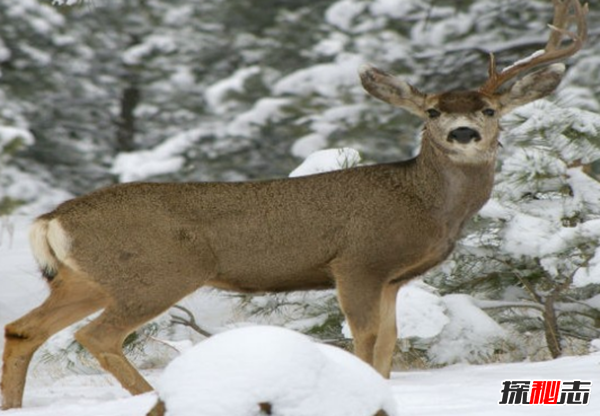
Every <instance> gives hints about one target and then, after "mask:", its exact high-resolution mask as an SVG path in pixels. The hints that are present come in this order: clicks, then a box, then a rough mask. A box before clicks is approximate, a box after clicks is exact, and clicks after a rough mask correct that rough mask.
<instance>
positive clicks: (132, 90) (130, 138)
mask: <svg viewBox="0 0 600 416" xmlns="http://www.w3.org/2000/svg"><path fill="white" fill-rule="evenodd" d="M140 99H141V91H140V89H139V88H138V86H137V85H135V84H130V85H128V86H127V87H125V89H123V92H122V94H121V100H120V101H121V112H120V114H119V119H118V121H117V149H116V150H117V152H130V151H132V150H134V149H135V109H136V107H137V106H138V104H139V102H140Z"/></svg>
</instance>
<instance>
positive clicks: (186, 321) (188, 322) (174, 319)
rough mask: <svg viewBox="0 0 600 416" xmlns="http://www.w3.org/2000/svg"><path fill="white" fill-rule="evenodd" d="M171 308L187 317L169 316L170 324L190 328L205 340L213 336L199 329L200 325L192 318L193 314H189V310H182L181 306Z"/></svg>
mask: <svg viewBox="0 0 600 416" xmlns="http://www.w3.org/2000/svg"><path fill="white" fill-rule="evenodd" d="M173 308H175V309H179V310H180V311H182V312H183V313H185V314H186V315H187V318H184V317H182V316H177V315H173V314H171V323H172V324H176V325H183V326H187V327H190V328H192V329H193V330H194V331H196V332H197V333H199V334H200V335H202V336H204V337H206V338H208V337H211V336H213V335H214V334H212V333H211V332H209V331H207V330H206V329H204V328H202V327H200V325H198V323H197V322H196V318H195V317H194V314H193V313H192V312H190V310H189V309H187V308H184V307H183V306H181V305H174V306H173Z"/></svg>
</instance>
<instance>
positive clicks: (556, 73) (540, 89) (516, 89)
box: [500, 64, 565, 114]
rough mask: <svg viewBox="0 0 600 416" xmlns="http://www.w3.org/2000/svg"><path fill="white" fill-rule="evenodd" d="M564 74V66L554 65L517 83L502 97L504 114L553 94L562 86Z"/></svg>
mask: <svg viewBox="0 0 600 416" xmlns="http://www.w3.org/2000/svg"><path fill="white" fill-rule="evenodd" d="M564 73H565V66H564V65H563V64H554V65H550V66H548V67H546V68H544V69H542V70H539V71H536V72H533V73H531V74H529V75H526V76H525V77H523V79H521V80H520V81H518V82H515V83H514V84H513V85H512V87H510V89H509V90H508V91H506V92H504V93H502V94H501V95H500V104H501V105H502V114H506V113H509V112H511V111H512V110H514V109H515V108H517V107H520V106H522V105H525V104H528V103H530V102H532V101H535V100H539V99H540V98H544V97H545V96H547V95H549V94H551V93H552V92H553V91H554V90H555V89H556V87H558V84H560V81H561V80H562V77H563V75H564Z"/></svg>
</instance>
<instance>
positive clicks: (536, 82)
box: [360, 0, 587, 163]
mask: <svg viewBox="0 0 600 416" xmlns="http://www.w3.org/2000/svg"><path fill="white" fill-rule="evenodd" d="M554 5H555V15H554V21H553V24H552V25H550V28H551V29H552V31H551V35H550V39H549V40H548V43H547V44H546V47H545V49H544V50H543V51H540V52H536V53H535V54H533V55H532V56H531V57H529V58H527V59H524V60H522V61H519V62H517V63H515V64H514V65H512V66H510V67H508V68H506V69H504V70H502V71H501V72H497V71H496V64H495V59H494V56H493V55H490V65H489V78H488V80H487V81H486V82H485V83H484V84H483V86H481V87H480V88H479V89H478V90H473V91H450V92H444V93H441V94H424V93H422V92H421V91H419V90H418V89H417V88H415V87H413V86H412V85H410V84H408V83H407V82H405V81H403V80H402V79H399V78H397V77H394V76H392V75H390V74H388V73H386V72H384V71H382V70H380V69H377V68H375V67H373V66H370V65H365V66H363V67H362V68H361V69H360V78H361V81H362V84H363V86H364V88H365V89H366V90H367V91H368V92H369V93H370V94H371V95H373V96H374V97H376V98H379V99H380V100H382V101H385V102H387V103H390V104H392V105H395V106H397V107H401V108H404V109H405V110H408V111H410V112H411V113H413V114H415V115H417V116H418V117H420V118H421V119H423V120H424V121H425V126H424V132H425V134H424V139H425V140H428V141H429V142H430V144H431V145H432V146H434V147H436V148H437V149H438V150H440V151H442V152H443V153H445V154H447V155H448V157H449V158H450V159H452V160H454V161H456V162H459V163H482V162H490V161H491V160H493V159H494V157H495V154H496V149H497V146H498V135H499V133H500V118H501V117H502V116H503V115H505V114H507V113H508V112H510V111H512V110H513V109H515V108H517V107H520V106H522V105H525V104H527V103H530V102H532V101H535V100H537V99H540V98H543V97H545V96H547V95H549V94H550V93H552V92H553V91H554V90H555V89H556V87H557V86H558V85H559V84H560V81H561V79H562V77H563V75H564V73H565V65H564V64H562V63H556V62H558V61H561V60H563V59H565V58H567V57H568V56H571V55H573V54H574V53H576V52H577V51H578V50H579V49H581V47H582V45H583V43H584V41H585V39H586V36H587V28H586V21H585V15H586V13H587V5H585V6H582V5H581V4H580V3H579V1H578V0H554ZM572 21H575V22H576V23H577V33H573V32H569V31H568V30H567V27H568V25H569V24H570V23H571V22H572ZM565 36H566V37H568V38H570V39H571V43H570V44H569V45H568V46H567V47H564V48H561V47H560V46H561V43H562V40H563V38H564V37H565ZM540 67H541V69H540ZM533 69H536V71H535V72H530V71H531V70H533ZM519 76H522V77H521V78H520V79H519V80H518V81H517V82H515V83H513V84H510V85H509V86H508V87H506V85H507V82H508V81H509V80H512V79H514V78H516V77H519ZM503 86H504V88H502V87H503Z"/></svg>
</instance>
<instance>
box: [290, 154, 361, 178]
mask: <svg viewBox="0 0 600 416" xmlns="http://www.w3.org/2000/svg"><path fill="white" fill-rule="evenodd" d="M359 163H360V153H358V151H356V150H354V149H351V148H349V147H342V148H340V149H326V150H319V151H317V152H314V153H312V154H311V155H310V156H308V157H307V158H306V160H305V161H304V162H302V164H301V165H300V166H298V167H297V168H296V169H294V170H293V171H292V172H291V173H290V178H294V177H296V176H306V175H314V174H316V173H322V172H330V171H333V170H340V169H345V168H351V167H353V166H356V165H358V164H359Z"/></svg>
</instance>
